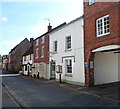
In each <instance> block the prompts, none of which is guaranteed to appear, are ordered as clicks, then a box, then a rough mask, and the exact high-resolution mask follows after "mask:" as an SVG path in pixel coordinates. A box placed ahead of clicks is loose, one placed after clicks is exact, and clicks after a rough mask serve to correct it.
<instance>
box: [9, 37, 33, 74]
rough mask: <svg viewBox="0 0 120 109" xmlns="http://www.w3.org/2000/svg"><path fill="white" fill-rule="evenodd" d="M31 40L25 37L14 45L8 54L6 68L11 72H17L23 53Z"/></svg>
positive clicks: (29, 45)
mask: <svg viewBox="0 0 120 109" xmlns="http://www.w3.org/2000/svg"><path fill="white" fill-rule="evenodd" d="M31 45H32V44H31V42H30V41H29V40H28V39H27V38H25V39H24V40H23V41H21V42H20V43H19V44H18V45H16V46H15V47H14V48H13V49H12V50H11V51H10V52H9V55H8V70H9V71H11V72H18V71H19V70H20V68H21V65H22V56H23V54H24V53H25V52H26V51H27V50H28V49H29V48H30V47H31Z"/></svg>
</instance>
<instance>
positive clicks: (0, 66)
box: [0, 55, 2, 70]
mask: <svg viewBox="0 0 120 109" xmlns="http://www.w3.org/2000/svg"><path fill="white" fill-rule="evenodd" d="M0 70H2V56H1V55H0Z"/></svg>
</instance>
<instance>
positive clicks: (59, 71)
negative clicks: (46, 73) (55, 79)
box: [56, 65, 62, 73]
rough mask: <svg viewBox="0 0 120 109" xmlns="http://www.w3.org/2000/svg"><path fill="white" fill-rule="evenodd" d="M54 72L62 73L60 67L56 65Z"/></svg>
mask: <svg viewBox="0 0 120 109" xmlns="http://www.w3.org/2000/svg"><path fill="white" fill-rule="evenodd" d="M56 72H57V73H62V65H57V66H56Z"/></svg>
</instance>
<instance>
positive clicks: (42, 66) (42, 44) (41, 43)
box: [32, 23, 66, 79]
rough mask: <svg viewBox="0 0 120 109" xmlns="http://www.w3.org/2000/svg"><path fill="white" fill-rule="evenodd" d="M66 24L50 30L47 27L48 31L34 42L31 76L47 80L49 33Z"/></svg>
mask: <svg viewBox="0 0 120 109" xmlns="http://www.w3.org/2000/svg"><path fill="white" fill-rule="evenodd" d="M65 24H66V23H63V24H61V25H59V26H58V27H55V28H53V29H52V26H50V24H49V26H48V31H47V32H46V33H44V34H43V35H41V36H40V37H38V38H36V39H35V40H34V45H33V55H34V60H33V74H32V75H33V76H34V77H40V78H46V79H49V70H50V66H49V55H50V54H49V33H50V32H51V31H53V30H55V29H57V28H59V27H61V26H63V25H65Z"/></svg>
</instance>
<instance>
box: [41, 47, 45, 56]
mask: <svg viewBox="0 0 120 109" xmlns="http://www.w3.org/2000/svg"><path fill="white" fill-rule="evenodd" d="M44 52H45V46H42V47H41V58H44V55H45V53H44Z"/></svg>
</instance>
